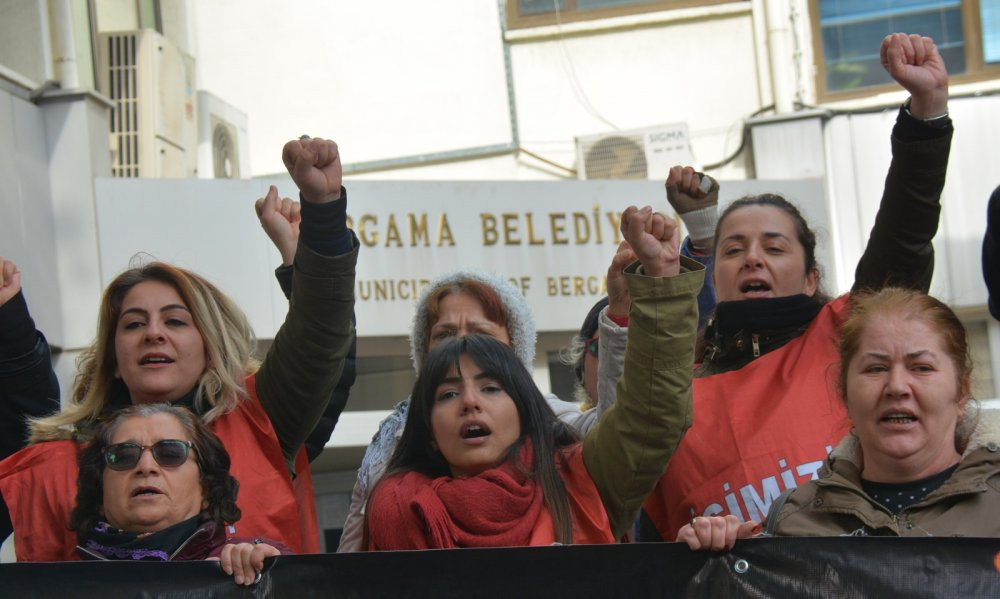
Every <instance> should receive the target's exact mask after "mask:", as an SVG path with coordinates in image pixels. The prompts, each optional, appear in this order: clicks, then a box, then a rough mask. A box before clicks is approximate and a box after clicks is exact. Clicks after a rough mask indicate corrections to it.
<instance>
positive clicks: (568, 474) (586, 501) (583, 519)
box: [530, 444, 615, 545]
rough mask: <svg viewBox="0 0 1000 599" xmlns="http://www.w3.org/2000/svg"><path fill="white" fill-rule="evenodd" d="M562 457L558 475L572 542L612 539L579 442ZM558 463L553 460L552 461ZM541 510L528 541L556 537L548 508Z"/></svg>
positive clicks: (549, 541) (537, 542) (538, 542)
mask: <svg viewBox="0 0 1000 599" xmlns="http://www.w3.org/2000/svg"><path fill="white" fill-rule="evenodd" d="M563 457H564V458H565V459H566V462H567V463H566V467H565V468H559V475H560V476H561V478H562V481H563V484H564V485H565V486H566V495H567V498H568V499H569V511H570V514H572V516H573V544H575V545H583V544H598V543H614V542H615V537H614V536H613V535H612V534H611V520H610V519H608V512H607V510H605V509H604V501H602V500H601V494H600V493H599V492H598V491H597V485H595V484H594V479H592V478H590V472H588V471H587V465H586V464H584V462H583V445H582V444H578V445H576V446H574V447H573V448H571V449H569V450H564V451H563ZM559 463H560V462H559V461H556V464H559ZM542 513H543V517H542V518H539V523H538V524H536V525H535V530H534V532H533V533H532V535H531V543H530V544H531V545H551V544H552V543H554V542H555V540H556V535H555V526H554V524H553V522H552V516H551V515H550V514H549V510H548V509H546V508H545V507H544V506H543V507H542ZM543 519H547V524H546V523H543V522H542V521H543Z"/></svg>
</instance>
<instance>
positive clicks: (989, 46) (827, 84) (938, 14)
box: [811, 0, 1000, 96]
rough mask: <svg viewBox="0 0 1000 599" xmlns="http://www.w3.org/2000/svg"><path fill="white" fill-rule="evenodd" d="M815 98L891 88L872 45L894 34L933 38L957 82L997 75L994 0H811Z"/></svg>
mask: <svg viewBox="0 0 1000 599" xmlns="http://www.w3.org/2000/svg"><path fill="white" fill-rule="evenodd" d="M811 2H812V3H811V8H812V11H811V12H812V15H813V25H814V31H817V32H818V35H815V36H814V39H815V40H816V41H815V46H816V51H817V52H816V55H817V56H818V57H822V59H821V60H819V59H818V60H817V62H819V67H820V68H819V82H818V83H819V85H818V87H819V90H820V95H821V96H829V95H832V94H845V95H846V94H848V93H850V92H855V91H857V90H865V91H874V90H872V89H871V88H877V87H879V86H883V85H890V84H892V79H891V78H890V77H889V75H888V73H886V72H885V70H884V69H883V68H882V65H881V64H879V51H878V43H879V40H881V39H882V38H883V37H885V36H886V35H888V34H890V33H892V32H894V31H905V32H908V33H920V34H921V35H926V36H929V37H931V38H933V39H934V41H935V42H936V43H937V46H938V50H939V51H940V52H941V56H942V57H943V58H944V61H945V64H946V65H947V66H948V73H949V74H950V75H951V76H952V77H956V76H957V77H959V78H960V79H975V78H982V77H989V76H998V75H1000V0H811Z"/></svg>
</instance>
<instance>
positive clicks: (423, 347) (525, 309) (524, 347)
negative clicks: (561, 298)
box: [410, 270, 538, 372]
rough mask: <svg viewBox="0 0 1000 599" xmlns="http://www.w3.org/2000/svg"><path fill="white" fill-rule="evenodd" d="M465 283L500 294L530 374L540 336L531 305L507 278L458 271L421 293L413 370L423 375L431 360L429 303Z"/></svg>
mask: <svg viewBox="0 0 1000 599" xmlns="http://www.w3.org/2000/svg"><path fill="white" fill-rule="evenodd" d="M465 281H476V282H478V283H481V284H483V285H486V286H487V287H489V288H490V289H492V290H493V291H495V292H496V294H497V295H498V296H499V297H500V302H501V303H502V304H503V307H504V309H506V310H507V334H508V335H509V336H510V345H511V347H512V348H513V349H514V353H515V354H517V357H518V358H520V359H521V362H522V363H523V364H524V366H525V368H527V369H528V371H529V372H531V370H532V366H533V363H534V361H535V342H536V340H537V337H538V333H537V331H536V329H535V317H534V316H533V315H532V314H531V308H530V307H529V306H528V301H527V300H525V299H524V295H522V294H521V291H520V290H519V289H518V288H517V287H516V286H514V284H513V283H511V282H510V281H508V280H507V279H504V278H503V277H501V276H499V275H496V274H493V273H487V272H481V271H476V270H458V271H454V272H451V273H448V274H445V275H442V276H440V277H438V278H437V279H435V280H433V281H431V282H430V284H429V285H427V287H425V288H424V290H423V291H422V292H421V293H420V298H419V299H418V300H417V312H416V314H414V315H413V326H411V327H410V357H411V358H412V359H413V367H414V368H415V369H416V370H417V371H418V372H419V371H420V366H421V364H423V362H424V358H426V357H427V334H428V329H429V328H430V326H429V324H430V323H428V322H427V319H428V318H429V313H428V310H427V300H428V298H430V297H431V296H432V295H434V294H435V293H437V292H438V291H439V290H441V289H442V288H445V287H451V286H453V285H461V284H462V283H463V282H465Z"/></svg>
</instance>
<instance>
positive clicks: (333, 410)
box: [305, 315, 358, 462]
mask: <svg viewBox="0 0 1000 599" xmlns="http://www.w3.org/2000/svg"><path fill="white" fill-rule="evenodd" d="M351 319H352V320H354V322H355V323H356V322H357V320H356V319H355V318H354V315H351ZM357 355H358V337H357V331H355V335H354V339H353V340H351V348H350V349H349V350H348V352H347V359H346V360H344V370H343V372H341V374H340V380H339V381H337V386H336V388H334V390H333V395H331V396H330V403H329V405H327V406H326V410H325V411H324V412H323V415H322V416H320V419H319V422H317V423H316V428H314V429H313V431H312V432H311V433H309V436H308V437H307V438H306V441H305V446H306V455H307V456H308V457H309V461H310V462H312V461H313V460H315V459H316V458H317V457H319V454H321V453H323V448H324V447H326V442H327V441H329V440H330V436H331V435H332V434H333V429H334V428H335V427H336V426H337V421H338V420H340V414H341V413H342V412H343V411H344V408H345V407H347V398H348V397H349V396H350V394H351V387H352V386H353V385H354V379H355V378H357V369H356V364H355V362H356V360H357Z"/></svg>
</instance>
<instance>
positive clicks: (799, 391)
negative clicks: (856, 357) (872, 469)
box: [643, 295, 851, 541]
mask: <svg viewBox="0 0 1000 599" xmlns="http://www.w3.org/2000/svg"><path fill="white" fill-rule="evenodd" d="M847 302H848V296H847V295H843V296H841V297H839V298H837V299H836V300H834V301H832V302H830V303H828V304H827V305H826V306H824V307H823V308H822V309H821V310H820V312H819V314H817V315H816V318H814V319H813V321H812V323H811V324H810V325H809V328H808V329H806V332H805V333H803V334H802V335H800V336H799V337H797V338H795V339H793V340H791V341H789V342H788V343H786V344H785V345H784V346H782V347H780V348H778V349H776V350H774V351H772V352H769V353H767V354H765V355H763V356H761V357H760V358H757V359H756V360H754V361H752V362H750V363H749V364H747V365H746V366H744V367H743V368H740V369H738V370H733V371H730V372H724V373H722V374H716V375H712V376H708V377H704V378H698V379H695V380H694V424H693V425H692V427H691V428H690V429H689V430H688V431H687V433H686V434H685V435H684V438H683V439H682V440H681V443H680V446H679V447H678V448H677V452H676V453H675V454H674V456H673V457H672V458H671V459H670V464H669V465H668V466H667V470H666V472H664V474H663V476H662V477H661V478H660V481H659V482H658V483H657V485H656V488H655V489H654V490H653V493H652V494H651V495H650V496H649V497H648V498H647V499H646V502H645V504H644V505H643V508H644V509H645V511H646V514H647V515H648V516H649V518H650V520H651V521H652V523H653V524H654V525H655V526H656V528H657V530H658V531H659V532H660V535H661V537H662V538H663V540H664V541H673V540H674V539H676V538H677V531H678V530H679V529H680V527H681V526H683V525H684V524H686V523H688V522H690V521H691V518H692V517H694V516H712V515H725V514H734V515H736V516H737V517H739V518H740V520H742V521H745V520H750V519H752V520H757V521H762V520H763V518H764V516H766V515H767V510H768V509H769V508H770V506H771V502H772V501H773V500H774V499H775V498H776V497H778V495H780V494H781V492H782V491H784V490H785V489H789V488H793V487H796V486H798V485H800V484H803V483H805V482H807V481H809V480H814V479H816V478H817V471H818V470H819V468H820V466H822V464H823V460H825V459H826V456H827V454H828V453H829V452H830V451H832V450H833V448H834V447H835V446H836V445H837V443H838V442H839V441H840V439H841V438H842V437H843V436H844V435H845V434H846V433H847V432H848V431H849V430H850V428H851V425H850V421H849V420H848V418H847V412H846V410H845V409H844V405H843V403H842V402H841V400H840V394H839V393H838V392H837V391H836V377H837V370H836V368H837V363H838V362H839V356H838V354H837V344H838V341H839V338H840V333H839V331H840V325H841V324H842V323H843V322H844V320H845V319H846V318H847V315H848V305H847Z"/></svg>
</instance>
